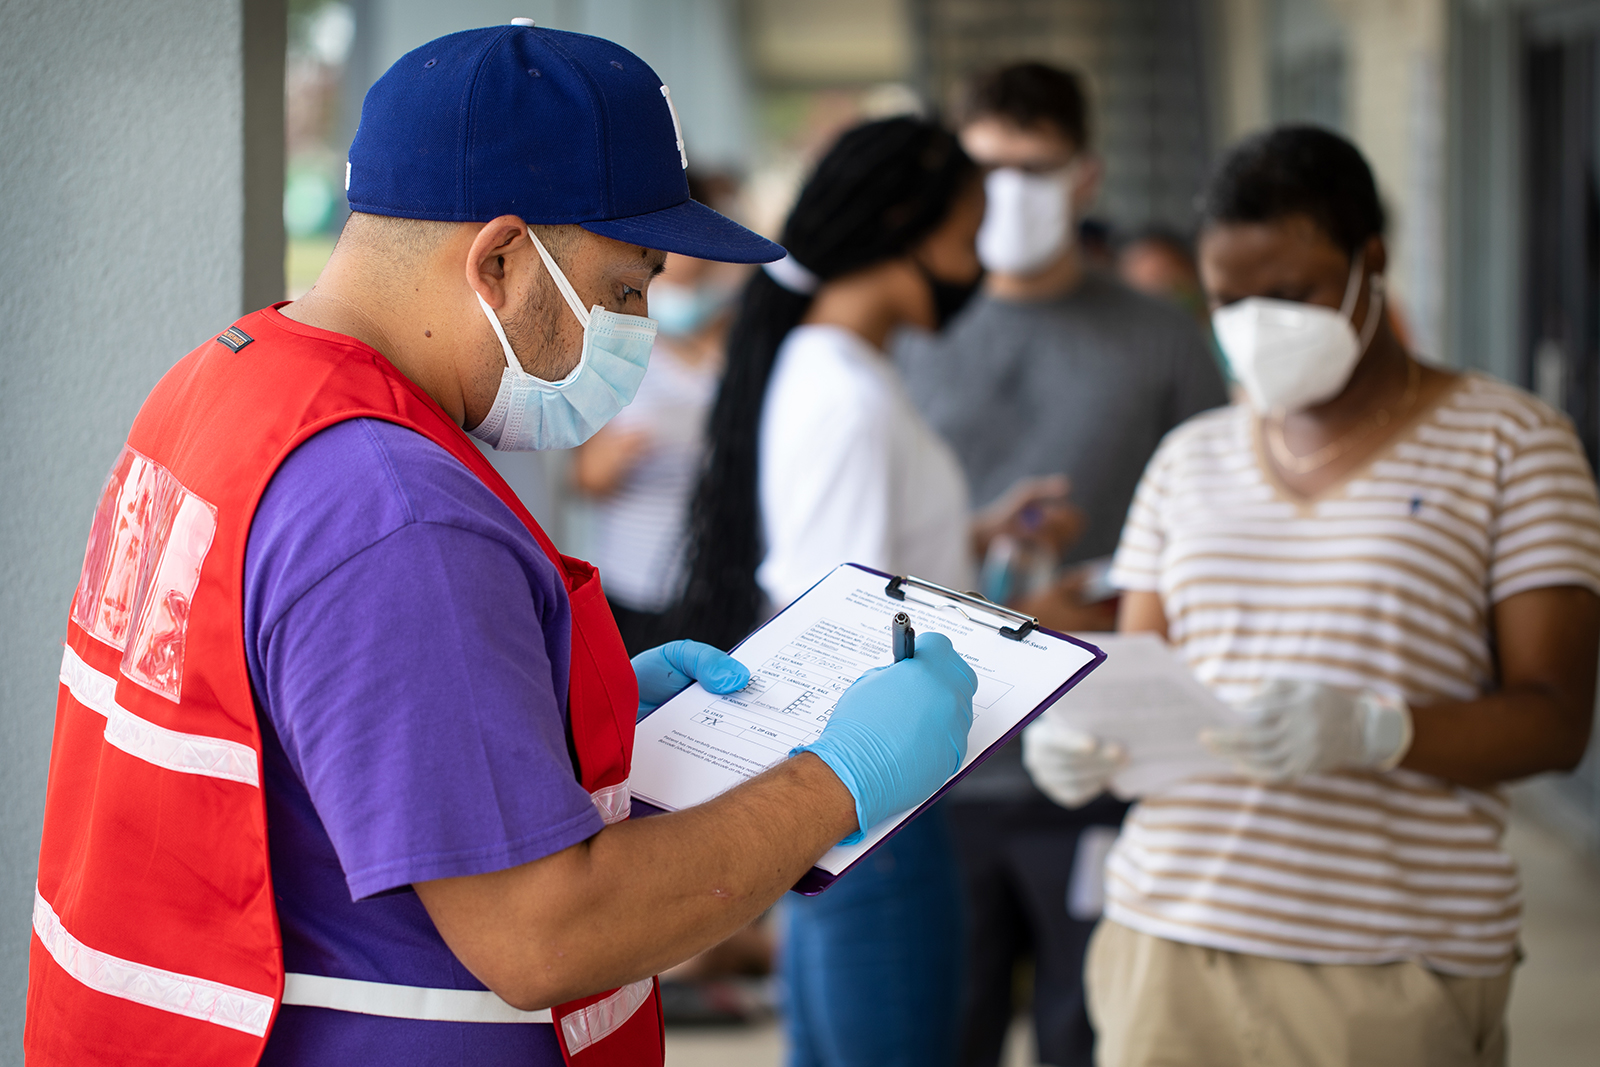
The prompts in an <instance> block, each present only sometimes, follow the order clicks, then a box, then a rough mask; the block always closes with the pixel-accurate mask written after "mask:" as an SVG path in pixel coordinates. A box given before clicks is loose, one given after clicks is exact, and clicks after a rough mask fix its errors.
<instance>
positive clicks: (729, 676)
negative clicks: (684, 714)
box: [633, 641, 750, 722]
mask: <svg viewBox="0 0 1600 1067" xmlns="http://www.w3.org/2000/svg"><path fill="white" fill-rule="evenodd" d="M633 673H634V675H635V676H636V677H637V678H638V679H639V718H638V720H637V721H639V722H643V721H644V717H645V716H646V715H649V714H650V713H651V712H652V711H655V710H656V709H657V708H659V707H660V706H661V705H663V704H665V703H666V702H667V701H669V700H671V699H672V698H673V697H675V696H677V695H678V694H679V693H681V692H683V691H684V690H685V689H687V688H689V684H690V683H691V682H699V683H700V684H701V685H703V686H705V687H706V688H707V689H709V690H711V691H712V692H713V693H716V694H718V695H721V694H723V693H736V692H738V691H739V690H741V689H743V688H744V687H745V686H747V685H749V684H750V669H749V668H748V667H746V666H745V665H744V664H743V663H740V662H739V661H738V660H736V659H734V658H733V657H732V656H730V655H728V654H727V653H726V652H724V651H722V649H720V648H712V647H711V646H710V645H707V644H702V643H701V642H699V641H669V642H668V643H667V644H664V645H657V646H656V647H655V648H649V649H645V650H644V651H643V652H641V653H639V654H638V655H637V656H635V657H633Z"/></svg>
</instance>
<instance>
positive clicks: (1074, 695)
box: [1045, 633, 1237, 800]
mask: <svg viewBox="0 0 1600 1067" xmlns="http://www.w3.org/2000/svg"><path fill="white" fill-rule="evenodd" d="M1082 637H1083V638H1084V640H1088V641H1093V642H1094V644H1096V645H1098V646H1099V647H1100V649H1101V650H1102V651H1104V652H1105V654H1106V661H1105V662H1104V663H1102V664H1101V665H1100V667H1099V669H1097V670H1096V671H1095V672H1094V673H1093V674H1091V675H1090V676H1089V677H1087V678H1085V679H1084V680H1083V681H1082V682H1081V683H1079V684H1078V685H1077V686H1076V687H1074V688H1073V689H1072V691H1071V692H1069V693H1067V694H1066V695H1065V696H1063V697H1062V698H1061V699H1060V700H1058V701H1056V703H1055V704H1053V705H1052V706H1051V707H1050V708H1049V710H1047V711H1046V712H1045V715H1047V716H1049V717H1050V718H1052V719H1058V720H1060V721H1061V722H1064V723H1067V724H1068V725H1070V726H1074V727H1076V728H1077V729H1079V730H1082V731H1084V732H1085V733H1090V734H1093V735H1095V736H1096V737H1102V738H1105V739H1107V740H1111V741H1116V742H1117V743H1119V744H1120V745H1122V746H1123V748H1125V749H1126V750H1127V752H1128V765H1127V766H1126V767H1125V768H1123V770H1122V771H1121V772H1120V773H1118V775H1117V776H1116V777H1115V778H1114V779H1112V781H1111V791H1112V792H1113V793H1115V794H1116V795H1117V796H1119V797H1122V798H1123V799H1124V800H1127V799H1131V798H1133V797H1140V796H1145V795H1147V794H1149V793H1153V792H1155V791H1157V790H1159V789H1161V788H1163V787H1165V786H1168V785H1172V784H1173V783H1175V782H1181V781H1183V780H1184V779H1186V778H1193V777H1196V776H1198V775H1206V774H1231V773H1233V765H1232V763H1230V762H1229V761H1227V760H1225V759H1223V758H1222V757H1220V756H1217V755H1214V754H1213V753H1212V752H1211V750H1210V749H1208V748H1206V747H1205V746H1204V745H1203V744H1201V743H1200V731H1201V730H1203V729H1205V728H1206V727H1208V726H1226V725H1231V724H1233V723H1235V722H1236V721H1237V719H1236V716H1235V713H1234V711H1233V709H1232V708H1230V707H1229V706H1228V705H1227V704H1224V703H1223V702H1222V701H1221V700H1219V699H1217V697H1216V696H1214V695H1213V694H1212V692H1211V690H1209V689H1207V688H1206V687H1205V686H1204V685H1203V684H1202V683H1201V682H1200V680H1199V679H1198V678H1196V677H1195V676H1194V672H1193V671H1191V670H1190V669H1189V666H1188V664H1186V663H1184V662H1183V661H1182V660H1181V659H1179V658H1178V657H1177V656H1176V655H1174V654H1173V652H1172V650H1171V649H1170V648H1168V647H1167V643H1166V642H1165V641H1163V640H1161V638H1159V637H1157V636H1156V635H1155V634H1105V633H1094V634H1083V635H1082Z"/></svg>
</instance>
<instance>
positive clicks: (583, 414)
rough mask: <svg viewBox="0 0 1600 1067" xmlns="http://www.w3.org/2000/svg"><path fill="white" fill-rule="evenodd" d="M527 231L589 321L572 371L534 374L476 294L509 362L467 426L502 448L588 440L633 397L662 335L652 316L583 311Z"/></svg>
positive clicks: (553, 275) (565, 296) (569, 299)
mask: <svg viewBox="0 0 1600 1067" xmlns="http://www.w3.org/2000/svg"><path fill="white" fill-rule="evenodd" d="M528 238H529V240H531V241H532V242H533V247H534V248H536V249H538V251H539V258H540V259H541V260H543V261H544V265H545V269H546V270H548V271H549V272H550V277H551V278H553V279H554V280H555V283H556V288H557V289H559V290H561V296H562V298H563V299H565V300H566V302H567V306H568V307H570V308H571V309H572V313H573V314H574V315H576V316H577V317H578V322H580V323H581V324H582V325H583V352H582V354H581V355H579V357H578V365H577V366H576V367H574V368H573V369H572V373H571V374H568V375H567V376H566V377H565V378H563V379H561V380H560V381H559V382H547V381H545V380H544V379H543V378H535V377H534V376H533V375H531V374H529V373H528V372H527V371H525V370H523V369H522V364H521V362H519V361H518V360H517V354H516V353H515V352H513V351H512V350H511V342H510V341H508V340H506V331H505V327H504V326H502V325H501V324H500V319H499V318H498V317H497V316H496V315H495V313H494V309H493V308H491V307H490V306H489V305H488V304H487V303H486V302H485V301H484V299H483V297H481V296H480V297H478V306H479V307H481V308H483V313H484V315H486V316H488V319H489V325H490V326H491V327H492V328H493V329H494V335H495V336H496V337H498V338H499V339H500V348H501V349H502V350H503V351H504V352H505V354H506V369H505V370H504V371H502V372H501V374H500V389H499V391H498V392H496V393H495V397H494V406H493V407H491V408H490V409H489V414H488V415H487V416H485V417H484V420H483V421H482V422H481V423H479V424H478V425H477V426H475V427H473V428H472V429H470V430H468V431H467V432H468V433H469V434H471V435H472V436H473V437H476V438H477V439H478V440H480V441H482V442H484V443H485V444H487V445H488V446H489V447H490V448H493V449H494V450H495V451H497V452H542V451H546V450H549V449H557V448H574V447H576V446H578V445H581V444H583V443H584V442H585V441H587V440H588V439H589V438H590V437H592V436H594V432H595V431H596V430H598V429H600V427H602V426H604V425H605V424H606V423H608V422H610V421H611V419H612V418H613V417H615V416H616V414H617V412H619V411H621V410H622V409H623V408H625V407H627V406H628V404H629V403H630V402H631V401H632V400H633V394H634V393H636V392H638V390H639V381H640V380H641V379H642V378H643V377H644V371H645V367H646V366H647V365H648V364H649V362H650V347H651V346H652V345H653V344H655V339H656V322H655V320H654V319H647V318H645V317H644V316H642V315H619V314H617V313H616V312H614V311H607V310H606V309H605V308H603V307H601V306H600V305H598V304H596V305H595V306H594V307H592V308H590V309H589V310H588V311H585V310H584V309H583V303H582V302H581V301H580V300H579V299H578V294H577V293H576V292H575V291H574V290H573V288H572V283H571V282H569V281H567V276H566V275H565V274H564V273H562V271H561V267H560V266H558V265H557V264H556V261H555V259H554V258H552V257H551V255H550V253H549V252H548V251H547V250H546V249H545V247H544V244H543V242H541V241H540V240H539V238H538V237H537V236H535V235H534V232H533V230H531V229H530V230H529V231H528Z"/></svg>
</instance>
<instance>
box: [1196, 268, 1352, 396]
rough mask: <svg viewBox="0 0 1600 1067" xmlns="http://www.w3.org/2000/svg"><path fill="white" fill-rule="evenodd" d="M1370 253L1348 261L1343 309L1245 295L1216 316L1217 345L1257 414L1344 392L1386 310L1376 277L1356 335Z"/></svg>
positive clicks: (1222, 309) (1213, 313) (1212, 319)
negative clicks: (1355, 317)
mask: <svg viewBox="0 0 1600 1067" xmlns="http://www.w3.org/2000/svg"><path fill="white" fill-rule="evenodd" d="M1364 264H1365V257H1358V258H1357V259H1356V260H1355V262H1353V263H1352V264H1350V281H1349V282H1348V283H1347V284H1346V286H1345V294H1344V302H1343V304H1342V305H1341V306H1340V308H1339V310H1338V311H1334V310H1333V309H1332V308H1326V307H1323V306H1321V305H1320V304H1302V303H1299V302H1297V301H1294V300H1273V299H1270V298H1268V297H1261V296H1251V297H1246V298H1245V299H1243V300H1240V301H1238V302H1236V303H1232V304H1229V305H1228V306H1227V307H1222V308H1218V309H1217V310H1216V311H1213V312H1212V313H1211V328H1212V329H1213V330H1215V331H1216V334H1217V344H1218V345H1220V346H1221V347H1222V353H1223V355H1225V356H1227V357H1228V367H1229V369H1230V370H1232V371H1233V376H1234V377H1235V378H1237V379H1238V380H1239V384H1240V385H1242V386H1244V391H1245V393H1246V394H1247V395H1248V396H1249V397H1250V404H1251V406H1252V407H1254V408H1255V409H1256V410H1257V411H1260V412H1263V413H1264V412H1269V411H1278V412H1284V411H1300V410H1301V409H1303V408H1308V407H1312V406H1314V405H1316V404H1320V403H1322V402H1323V401H1325V400H1332V399H1333V398H1334V397H1336V396H1338V395H1339V394H1340V393H1341V392H1343V391H1344V387H1345V385H1346V384H1347V383H1349V381H1350V375H1351V374H1353V373H1355V369H1356V364H1357V363H1359V362H1361V357H1362V355H1363V354H1364V353H1365V352H1366V350H1367V346H1368V345H1370V344H1371V343H1372V337H1373V334H1375V333H1376V332H1377V329H1378V321H1379V320H1380V318H1381V317H1382V315H1383V276H1382V275H1378V274H1375V275H1373V276H1372V299H1371V300H1370V301H1369V302H1368V303H1367V320H1366V321H1365V322H1364V323H1362V324H1361V336H1360V337H1359V338H1357V337H1356V331H1355V328H1354V327H1353V326H1352V325H1351V324H1350V316H1351V315H1353V314H1355V305H1356V298H1357V297H1358V296H1359V295H1360V293H1361V276H1362V273H1363V267H1364Z"/></svg>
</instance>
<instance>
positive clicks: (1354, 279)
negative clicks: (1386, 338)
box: [1339, 249, 1384, 356]
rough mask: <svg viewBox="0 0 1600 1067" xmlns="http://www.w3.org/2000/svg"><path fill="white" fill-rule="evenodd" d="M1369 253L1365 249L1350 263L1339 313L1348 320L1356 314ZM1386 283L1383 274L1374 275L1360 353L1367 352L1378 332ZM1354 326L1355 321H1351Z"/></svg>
mask: <svg viewBox="0 0 1600 1067" xmlns="http://www.w3.org/2000/svg"><path fill="white" fill-rule="evenodd" d="M1366 265H1367V253H1366V250H1365V249H1363V250H1362V252H1361V255H1360V256H1358V257H1357V258H1356V260H1355V261H1354V262H1353V263H1351V264H1350V280H1349V282H1347V283H1346V284H1345V287H1344V300H1343V301H1342V302H1340V304H1339V314H1340V315H1343V316H1344V319H1345V321H1346V322H1350V320H1351V319H1352V318H1353V317H1354V316H1355V313H1356V302H1357V301H1358V300H1360V299H1361V279H1362V277H1363V276H1364V275H1365V273H1366V270H1365V268H1366ZM1383 296H1384V285H1383V275H1381V274H1374V275H1373V276H1372V299H1370V300H1368V301H1367V318H1366V321H1365V322H1363V323H1362V324H1361V348H1360V350H1359V352H1358V355H1361V356H1364V355H1366V354H1367V346H1368V345H1370V344H1371V343H1372V339H1373V338H1374V337H1375V336H1377V333H1378V320H1379V318H1380V317H1381V316H1382V315H1383V304H1384V300H1383ZM1350 325H1351V326H1352V327H1354V326H1355V323H1353V322H1350Z"/></svg>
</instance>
